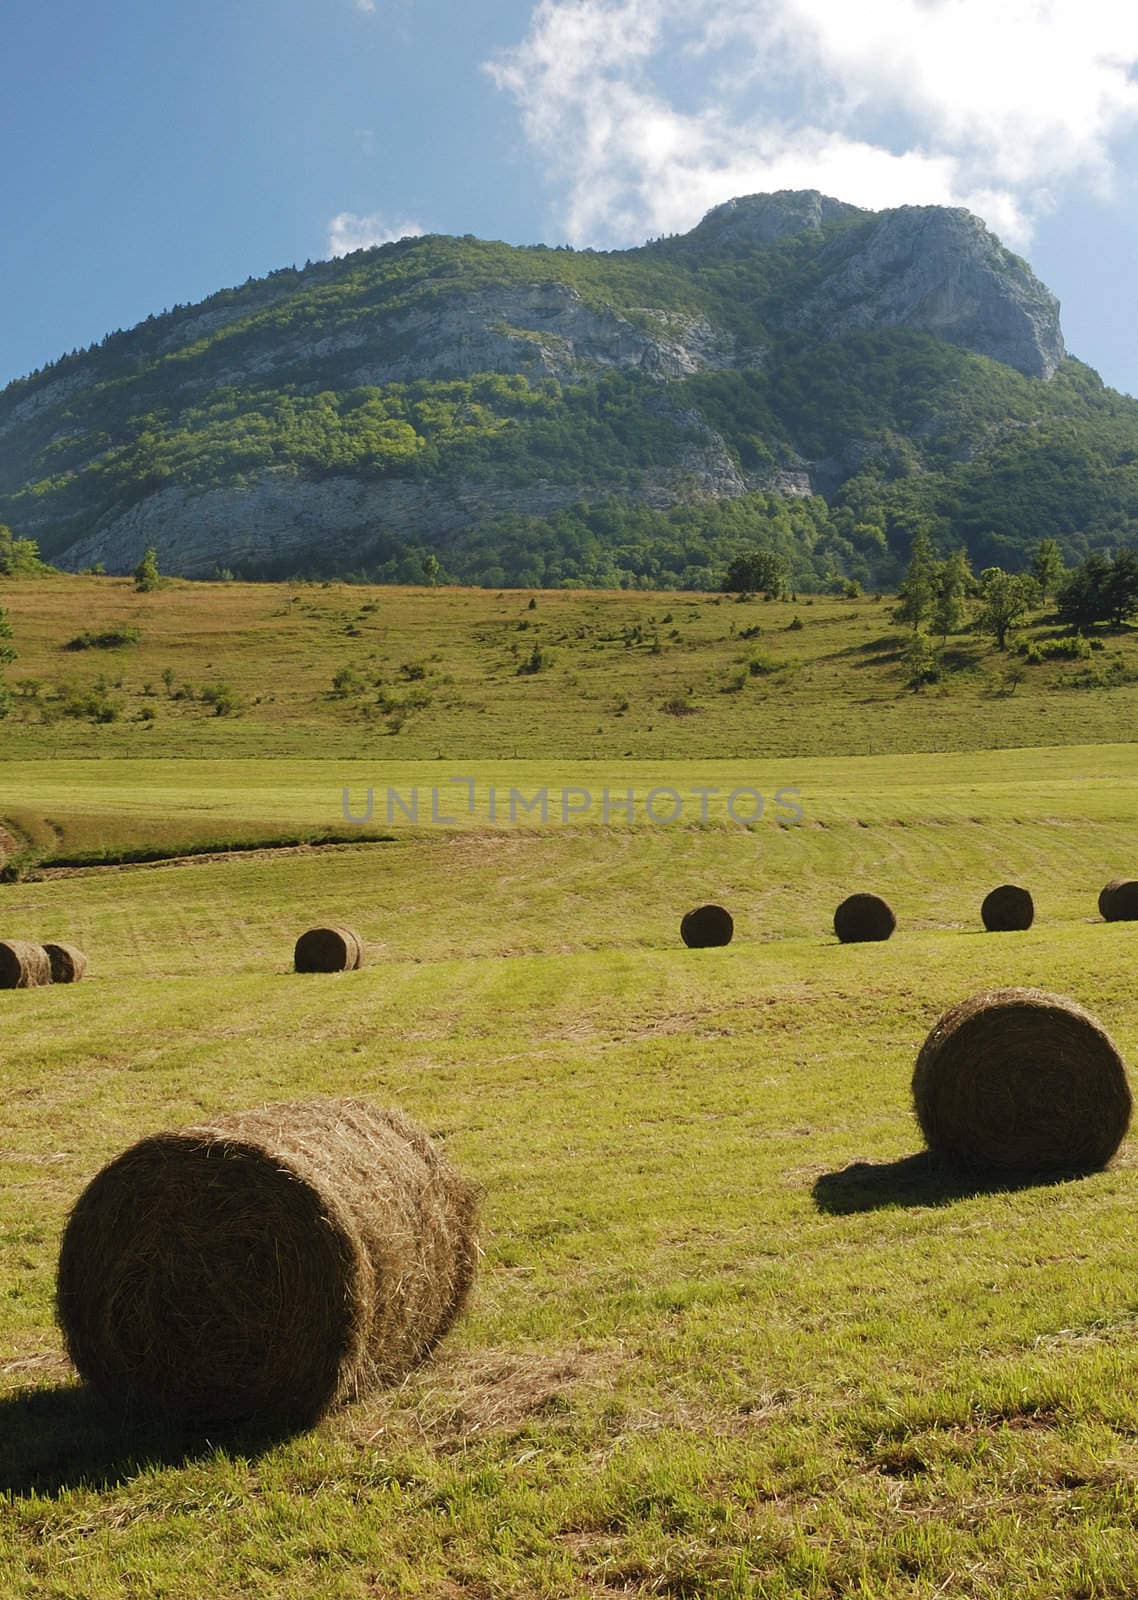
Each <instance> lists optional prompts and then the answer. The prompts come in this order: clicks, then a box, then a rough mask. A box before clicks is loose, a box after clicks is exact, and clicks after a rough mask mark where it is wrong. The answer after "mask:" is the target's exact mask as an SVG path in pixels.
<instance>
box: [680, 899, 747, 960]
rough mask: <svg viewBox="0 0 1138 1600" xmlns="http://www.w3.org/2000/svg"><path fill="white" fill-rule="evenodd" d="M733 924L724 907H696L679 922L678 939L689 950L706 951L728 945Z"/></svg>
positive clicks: (733, 930)
mask: <svg viewBox="0 0 1138 1600" xmlns="http://www.w3.org/2000/svg"><path fill="white" fill-rule="evenodd" d="M734 932H735V922H734V919H733V917H732V916H731V913H730V911H728V910H727V909H726V908H725V907H724V906H696V908H695V910H694V911H688V912H685V914H684V916H683V918H682V919H681V921H680V938H681V939H682V940H683V941H684V943H685V944H686V945H687V947H688V949H689V950H707V949H710V947H711V946H712V945H720V944H730V943H731V939H732V936H733V935H734Z"/></svg>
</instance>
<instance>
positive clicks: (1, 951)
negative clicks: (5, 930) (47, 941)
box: [0, 939, 51, 989]
mask: <svg viewBox="0 0 1138 1600" xmlns="http://www.w3.org/2000/svg"><path fill="white" fill-rule="evenodd" d="M50 982H51V962H50V961H49V960H48V958H47V951H46V950H45V949H44V947H43V945H42V944H29V943H28V941H27V940H26V939H0V989H38V988H39V987H40V985H41V984H44V983H50Z"/></svg>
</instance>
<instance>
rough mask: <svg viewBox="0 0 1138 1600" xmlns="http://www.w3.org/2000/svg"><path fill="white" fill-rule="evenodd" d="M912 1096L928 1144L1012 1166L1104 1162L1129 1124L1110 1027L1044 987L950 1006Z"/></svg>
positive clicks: (1075, 1166) (1072, 1166)
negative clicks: (1107, 1028)
mask: <svg viewBox="0 0 1138 1600" xmlns="http://www.w3.org/2000/svg"><path fill="white" fill-rule="evenodd" d="M913 1101H914V1104H915V1107H916V1113H917V1120H918V1121H919V1122H920V1125H921V1129H922V1132H923V1133H924V1135H925V1138H926V1140H927V1141H928V1145H929V1148H930V1150H932V1151H934V1152H936V1153H937V1154H938V1155H942V1156H945V1157H947V1158H948V1159H950V1160H952V1161H954V1162H957V1163H959V1164H961V1165H965V1166H970V1167H979V1168H987V1169H991V1170H997V1171H1005V1172H1045V1171H1069V1172H1075V1171H1088V1170H1092V1169H1094V1168H1097V1167H1103V1166H1105V1165H1106V1163H1107V1162H1108V1161H1109V1160H1110V1158H1111V1157H1112V1156H1113V1155H1114V1152H1115V1151H1116V1150H1117V1149H1118V1146H1119V1144H1120V1143H1121V1142H1122V1139H1123V1137H1124V1135H1125V1133H1126V1129H1127V1127H1128V1125H1129V1122H1130V1088H1129V1085H1128V1084H1127V1081H1126V1069H1125V1067H1124V1066H1123V1063H1122V1058H1121V1057H1120V1055H1119V1054H1118V1051H1117V1050H1116V1049H1115V1047H1114V1044H1113V1042H1112V1040H1111V1038H1110V1036H1109V1034H1107V1032H1106V1031H1105V1029H1104V1028H1103V1027H1102V1026H1101V1024H1100V1023H1098V1022H1096V1020H1095V1019H1094V1017H1092V1016H1091V1015H1090V1014H1089V1013H1088V1012H1086V1011H1084V1010H1083V1008H1082V1007H1081V1006H1079V1005H1076V1004H1075V1002H1074V1001H1073V1000H1065V999H1063V998H1062V996H1060V995H1054V994H1048V993H1046V992H1045V991H1044V990H1042V989H995V990H992V991H991V992H989V993H986V994H978V995H974V996H973V997H972V998H971V999H970V1000H965V1001H963V1002H962V1003H961V1004H960V1005H957V1006H954V1007H953V1008H952V1009H951V1010H950V1011H946V1012H945V1014H944V1016H942V1017H941V1019H940V1021H939V1022H938V1023H937V1024H936V1026H935V1027H934V1028H933V1030H932V1032H931V1033H930V1034H929V1036H928V1038H927V1039H926V1040H925V1042H924V1044H923V1045H922V1047H921V1051H920V1054H919V1055H918V1057H917V1063H916V1067H915V1069H914V1072H913Z"/></svg>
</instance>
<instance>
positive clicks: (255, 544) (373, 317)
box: [0, 191, 1138, 587]
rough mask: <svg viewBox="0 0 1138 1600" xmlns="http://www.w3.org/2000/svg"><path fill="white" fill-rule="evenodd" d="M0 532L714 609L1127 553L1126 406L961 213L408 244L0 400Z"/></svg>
mask: <svg viewBox="0 0 1138 1600" xmlns="http://www.w3.org/2000/svg"><path fill="white" fill-rule="evenodd" d="M0 520H2V521H5V522H7V523H9V524H10V525H11V527H12V528H13V530H14V531H15V533H16V534H17V535H19V536H22V537H28V538H34V539H36V540H38V542H39V544H40V547H41V550H42V552H43V554H44V555H45V556H46V557H47V558H49V559H50V560H52V561H53V562H55V563H57V564H59V565H61V566H64V567H69V568H78V567H84V566H87V565H89V564H92V563H95V562H102V563H104V564H105V565H106V567H107V568H108V570H111V571H126V570H129V569H130V568H131V567H132V566H133V565H134V564H135V563H136V562H137V561H138V559H139V557H140V556H141V554H142V551H143V550H144V549H145V548H146V547H147V546H148V545H155V546H156V547H157V548H158V551H159V558H160V562H161V565H162V567H163V569H164V570H165V571H167V572H177V573H184V574H187V575H191V576H210V575H212V574H214V573H216V572H217V571H218V570H219V569H228V570H230V571H234V572H237V573H240V574H244V575H250V576H256V575H277V576H279V575H287V574H293V573H309V574H333V573H350V574H351V573H355V574H360V575H366V576H369V577H373V578H378V579H381V580H382V579H401V580H407V579H415V578H418V577H419V576H420V573H421V563H422V560H423V558H424V556H426V555H428V554H433V555H435V556H437V558H438V559H439V561H440V563H441V565H442V570H443V573H444V575H445V576H448V577H452V578H455V579H463V580H466V581H474V582H485V583H489V584H492V585H494V586H499V585H501V584H510V583H518V584H524V585H527V586H528V585H538V584H547V583H548V584H552V583H596V584H608V583H622V582H623V583H629V582H632V583H643V584H659V585H661V586H666V585H672V584H684V585H691V586H695V587H712V586H714V585H715V584H717V583H718V581H719V577H720V574H721V573H722V569H723V565H724V562H725V559H727V558H728V557H729V555H730V554H731V553H733V552H735V551H736V550H738V549H739V548H742V547H744V546H746V545H750V544H754V543H760V544H769V545H772V546H775V547H777V548H778V549H780V550H781V551H782V552H783V554H784V556H785V558H786V560H787V562H788V563H789V565H790V568H791V571H792V574H793V576H794V578H795V581H797V582H798V583H800V584H803V585H806V584H810V583H812V582H819V581H829V580H832V579H833V578H835V577H836V576H837V577H840V576H843V575H847V576H851V575H852V576H855V577H858V578H860V579H861V580H862V581H863V582H867V583H882V582H887V581H891V579H892V578H893V577H895V575H896V572H897V570H898V567H899V565H900V564H901V562H902V561H903V560H904V557H905V553H906V551H907V549H908V545H909V542H910V539H911V536H912V533H913V531H914V530H915V528H916V527H917V526H919V525H924V526H927V527H928V528H929V529H930V530H931V531H932V533H933V535H934V537H935V538H936V539H937V540H938V541H939V542H940V543H941V545H942V546H944V547H946V548H947V547H949V546H951V545H955V544H957V543H960V542H961V541H963V542H965V543H966V544H967V545H968V547H969V549H970V551H971V553H972V555H973V558H974V559H975V560H976V561H977V562H979V563H980V564H988V563H990V562H996V561H998V562H1000V563H1001V564H1004V565H1017V564H1021V563H1022V562H1023V561H1024V560H1025V559H1026V555H1027V552H1028V551H1029V550H1030V549H1031V548H1032V547H1033V545H1034V544H1035V543H1036V542H1037V541H1038V540H1039V539H1040V538H1042V537H1045V536H1054V537H1056V538H1058V539H1059V540H1060V542H1061V543H1062V544H1063V546H1064V547H1065V549H1066V551H1067V554H1068V556H1069V557H1071V558H1072V559H1074V558H1077V557H1081V556H1082V555H1084V554H1085V553H1086V552H1087V551H1088V550H1089V549H1091V548H1094V547H1098V546H1112V545H1115V544H1118V543H1120V542H1122V541H1125V540H1126V539H1127V538H1129V537H1131V535H1132V534H1133V532H1134V531H1135V529H1138V402H1136V401H1134V400H1131V399H1129V398H1128V397H1125V396H1122V395H1118V394H1116V393H1114V392H1113V391H1111V390H1108V389H1105V388H1104V387H1103V385H1102V383H1101V381H1100V380H1099V378H1098V377H1097V375H1096V374H1095V373H1094V372H1092V371H1091V370H1090V369H1089V368H1087V367H1085V366H1083V365H1082V364H1081V363H1080V362H1078V361H1076V360H1074V359H1073V358H1071V357H1069V356H1068V355H1067V354H1066V351H1065V349H1064V344H1063V336H1062V332H1061V329H1060V324H1059V306H1058V302H1057V301H1056V299H1055V297H1054V296H1053V295H1052V294H1051V293H1050V291H1049V290H1048V289H1046V288H1045V287H1044V285H1043V284H1041V283H1040V282H1039V280H1038V279H1037V278H1036V277H1035V276H1034V274H1033V273H1032V271H1031V269H1030V267H1029V266H1028V265H1027V264H1026V262H1024V261H1022V260H1020V259H1019V258H1018V257H1017V256H1015V255H1013V254H1012V253H1011V252H1010V251H1008V250H1006V249H1005V248H1004V247H1003V245H1001V244H1000V242H999V241H998V240H997V239H996V238H995V237H994V236H993V235H992V234H991V233H990V232H989V231H988V230H987V229H986V228H985V226H984V225H983V223H982V222H980V221H979V220H978V219H977V218H976V217H974V216H972V215H971V214H970V213H969V212H967V211H963V210H957V209H947V208H943V207H936V206H902V207H899V208H897V209H895V210H891V211H883V212H872V211H866V210H862V209H860V208H858V207H855V206H850V205H845V204H843V203H842V202H841V201H838V200H834V199H830V198H828V197H826V196H823V195H820V194H818V193H816V192H814V191H802V192H790V191H784V192H782V193H779V194H773V195H751V196H746V197H744V198H741V199H736V200H731V201H728V202H727V203H726V204H725V205H720V206H717V207H716V208H715V209H714V210H712V211H710V212H709V213H708V214H707V216H706V217H705V218H704V219H703V221H702V222H700V223H699V225H698V226H697V227H696V228H694V229H693V230H692V231H691V232H690V233H688V234H685V235H681V236H677V237H673V238H666V239H658V240H654V241H652V242H650V243H648V244H646V245H644V246H642V247H640V248H638V249H632V250H624V251H613V252H605V253H600V252H593V251H573V250H570V249H565V248H558V249H549V248H546V247H543V246H533V247H512V246H508V245H505V244H500V243H494V242H488V241H483V240H479V239H476V238H473V237H471V236H465V237H463V238H450V237H444V236H440V235H431V236H428V237H425V238H416V239H405V240H402V241H400V242H399V243H397V244H391V245H385V246H383V247H381V248H379V249H373V250H366V251H358V252H356V253H355V254H354V255H351V256H347V257H343V258H341V259H338V260H335V261H324V262H318V263H312V264H309V265H307V266H306V267H305V268H303V269H294V268H286V269H283V270H281V271H279V272H274V273H272V274H270V275H269V277H267V278H265V279H260V280H250V281H249V282H247V283H246V284H244V285H243V286H242V287H241V288H237V289H228V290H223V291H222V292H220V293H218V294H215V295H213V296H211V297H210V298H209V299H208V300H206V301H204V302H202V303H201V304H200V305H196V306H179V307H175V308H174V310H173V311H167V312H164V313H163V314H162V315H161V316H151V317H148V318H147V319H146V321H145V322H143V323H140V324H139V325H138V326H137V327H135V328H133V329H131V330H129V331H127V332H120V333H115V334H113V335H110V336H108V337H107V338H106V339H104V340H103V341H102V343H101V344H100V345H98V346H93V347H92V348H90V349H88V350H85V351H82V352H73V353H72V354H71V355H69V356H65V357H63V358H62V359H61V360H59V361H57V362H55V363H53V364H52V365H51V366H50V367H48V368H46V369H44V370H43V371H41V372H37V373H34V374H32V375H31V376H30V377H28V378H24V379H20V380H19V381H17V382H16V383H13V384H10V385H9V386H8V388H7V389H5V390H4V391H3V392H2V393H0Z"/></svg>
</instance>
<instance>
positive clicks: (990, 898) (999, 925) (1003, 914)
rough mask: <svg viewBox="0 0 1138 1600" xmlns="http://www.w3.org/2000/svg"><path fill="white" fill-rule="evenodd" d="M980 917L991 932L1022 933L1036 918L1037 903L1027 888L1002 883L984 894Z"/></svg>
mask: <svg viewBox="0 0 1138 1600" xmlns="http://www.w3.org/2000/svg"><path fill="white" fill-rule="evenodd" d="M980 919H981V921H982V922H983V924H984V926H985V928H987V930H988V932H989V933H1021V932H1022V931H1023V930H1024V929H1025V928H1030V927H1031V924H1032V923H1033V921H1034V920H1035V904H1034V902H1033V901H1032V898H1031V895H1030V894H1029V893H1028V891H1027V890H1026V889H1020V888H1019V887H1018V886H1017V885H1016V884H1014V883H1001V885H1000V887H999V888H998V889H993V890H991V892H990V893H989V894H986V895H985V896H984V902H983V904H982V905H981V907H980Z"/></svg>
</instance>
